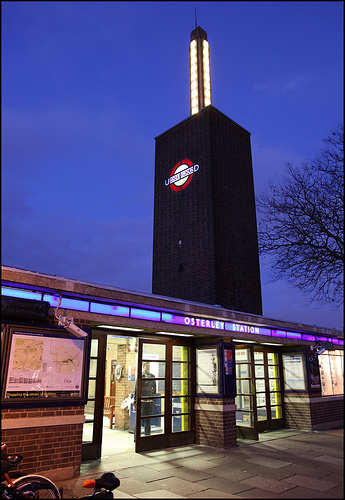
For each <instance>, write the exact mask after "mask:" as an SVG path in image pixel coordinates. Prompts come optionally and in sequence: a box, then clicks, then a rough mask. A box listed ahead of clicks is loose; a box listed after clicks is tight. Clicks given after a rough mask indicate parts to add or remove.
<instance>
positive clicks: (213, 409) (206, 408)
mask: <svg viewBox="0 0 345 500" xmlns="http://www.w3.org/2000/svg"><path fill="white" fill-rule="evenodd" d="M195 428H196V443H198V444H203V445H206V446H214V447H216V448H233V447H235V446H237V437H236V414H235V400H234V399H218V398H198V399H197V400H196V402H195Z"/></svg>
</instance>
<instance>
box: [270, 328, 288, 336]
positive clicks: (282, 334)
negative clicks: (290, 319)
mask: <svg viewBox="0 0 345 500" xmlns="http://www.w3.org/2000/svg"><path fill="white" fill-rule="evenodd" d="M271 332H272V337H281V338H286V332H283V331H282V330H271Z"/></svg>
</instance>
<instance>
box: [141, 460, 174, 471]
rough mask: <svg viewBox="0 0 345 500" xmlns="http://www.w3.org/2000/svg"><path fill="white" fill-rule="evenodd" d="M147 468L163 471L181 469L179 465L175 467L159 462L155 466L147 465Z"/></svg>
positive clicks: (171, 464) (172, 464)
mask: <svg viewBox="0 0 345 500" xmlns="http://www.w3.org/2000/svg"><path fill="white" fill-rule="evenodd" d="M147 467H148V468H149V469H153V470H159V471H163V470H169V469H179V468H180V467H181V465H177V464H174V463H170V462H159V463H157V464H150V465H147Z"/></svg>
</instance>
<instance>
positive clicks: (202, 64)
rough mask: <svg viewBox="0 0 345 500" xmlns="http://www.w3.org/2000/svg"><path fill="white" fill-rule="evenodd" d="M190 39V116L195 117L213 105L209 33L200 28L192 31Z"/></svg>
mask: <svg viewBox="0 0 345 500" xmlns="http://www.w3.org/2000/svg"><path fill="white" fill-rule="evenodd" d="M190 38H191V42H190V46H189V74H190V114H191V115H195V113H198V112H199V111H201V110H202V109H203V108H205V107H206V106H209V105H210V104H212V101H211V73H210V50H209V46H208V41H207V33H206V31H204V30H203V29H202V28H200V26H198V27H196V28H195V30H193V31H192V33H191V36H190Z"/></svg>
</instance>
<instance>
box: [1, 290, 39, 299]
mask: <svg viewBox="0 0 345 500" xmlns="http://www.w3.org/2000/svg"><path fill="white" fill-rule="evenodd" d="M1 294H2V295H4V296H5V297H16V298H18V299H30V300H42V294H41V293H40V292H31V291H29V290H18V289H17V288H6V287H1Z"/></svg>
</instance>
